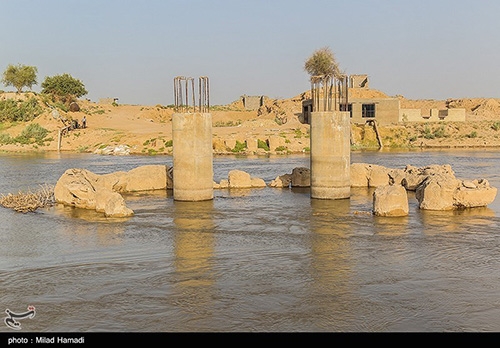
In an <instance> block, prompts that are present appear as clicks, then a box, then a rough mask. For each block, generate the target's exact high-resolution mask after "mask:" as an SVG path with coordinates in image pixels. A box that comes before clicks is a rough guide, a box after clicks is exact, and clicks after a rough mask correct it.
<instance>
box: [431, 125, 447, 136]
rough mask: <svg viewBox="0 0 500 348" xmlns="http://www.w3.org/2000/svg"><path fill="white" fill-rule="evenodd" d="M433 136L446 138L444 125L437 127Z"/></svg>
mask: <svg viewBox="0 0 500 348" xmlns="http://www.w3.org/2000/svg"><path fill="white" fill-rule="evenodd" d="M433 134H434V137H436V138H446V137H447V135H446V132H445V130H444V126H441V127H439V128H438V129H436V130H434V132H433Z"/></svg>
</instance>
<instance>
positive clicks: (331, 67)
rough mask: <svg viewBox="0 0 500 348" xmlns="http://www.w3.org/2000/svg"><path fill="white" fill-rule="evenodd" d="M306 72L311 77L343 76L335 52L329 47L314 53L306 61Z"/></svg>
mask: <svg viewBox="0 0 500 348" xmlns="http://www.w3.org/2000/svg"><path fill="white" fill-rule="evenodd" d="M304 70H305V71H306V72H307V73H308V74H309V75H311V76H318V75H332V76H334V77H339V76H340V75H342V72H341V71H340V68H339V64H338V63H337V60H336V59H335V56H334V54H333V52H332V51H331V50H330V48H328V47H323V48H320V49H318V50H316V51H314V52H313V54H312V55H311V56H310V57H309V58H307V60H306V61H305V63H304Z"/></svg>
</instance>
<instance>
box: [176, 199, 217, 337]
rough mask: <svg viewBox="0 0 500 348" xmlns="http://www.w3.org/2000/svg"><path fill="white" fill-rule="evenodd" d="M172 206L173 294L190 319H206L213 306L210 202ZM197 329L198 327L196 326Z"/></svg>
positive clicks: (212, 244)
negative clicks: (173, 228)
mask: <svg viewBox="0 0 500 348" xmlns="http://www.w3.org/2000/svg"><path fill="white" fill-rule="evenodd" d="M173 206H174V207H173V208H174V216H175V218H174V220H173V222H174V226H175V231H174V256H175V260H174V267H175V277H176V279H175V281H174V290H173V292H174V294H173V296H174V297H175V298H176V306H178V307H180V308H181V309H182V310H183V312H184V314H185V315H189V316H190V318H189V319H188V320H187V322H192V321H193V320H194V321H196V320H197V319H201V318H205V319H206V318H207V317H208V318H209V317H210V316H211V314H212V307H213V287H214V283H215V277H214V274H213V257H214V248H215V237H214V233H215V223H214V219H213V218H214V214H215V212H216V211H215V208H214V202H213V201H212V200H210V201H203V202H179V201H175V202H174V204H173ZM198 329H199V327H198Z"/></svg>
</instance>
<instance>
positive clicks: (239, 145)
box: [231, 140, 247, 152]
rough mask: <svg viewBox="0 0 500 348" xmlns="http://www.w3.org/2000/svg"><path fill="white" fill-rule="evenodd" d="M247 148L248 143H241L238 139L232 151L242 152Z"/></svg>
mask: <svg viewBox="0 0 500 348" xmlns="http://www.w3.org/2000/svg"><path fill="white" fill-rule="evenodd" d="M246 148H247V145H246V144H245V143H244V142H243V143H241V142H239V141H238V140H236V145H235V146H234V149H232V150H231V151H232V152H241V151H244V150H245V149H246Z"/></svg>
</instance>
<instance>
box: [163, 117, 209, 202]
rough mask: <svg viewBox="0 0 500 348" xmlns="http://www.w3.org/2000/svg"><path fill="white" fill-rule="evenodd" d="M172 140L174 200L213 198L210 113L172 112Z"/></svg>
mask: <svg viewBox="0 0 500 348" xmlns="http://www.w3.org/2000/svg"><path fill="white" fill-rule="evenodd" d="M172 140H173V167H174V169H173V190H174V192H173V194H174V200H178V201H205V200H210V199H213V196H214V195H213V193H214V191H213V165H212V159H213V150H212V115H211V114H210V113H174V114H173V115H172Z"/></svg>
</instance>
